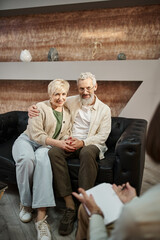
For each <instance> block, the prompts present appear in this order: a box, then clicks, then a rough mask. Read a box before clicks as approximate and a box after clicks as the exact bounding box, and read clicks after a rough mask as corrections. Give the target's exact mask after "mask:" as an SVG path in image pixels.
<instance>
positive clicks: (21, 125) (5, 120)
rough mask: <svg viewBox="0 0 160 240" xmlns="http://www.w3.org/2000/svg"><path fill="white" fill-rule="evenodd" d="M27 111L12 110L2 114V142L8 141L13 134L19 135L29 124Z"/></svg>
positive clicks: (0, 134)
mask: <svg viewBox="0 0 160 240" xmlns="http://www.w3.org/2000/svg"><path fill="white" fill-rule="evenodd" d="M27 122H28V116H27V112H26V111H12V112H7V113H4V114H0V143H4V142H6V141H8V139H10V138H12V137H13V136H14V137H15V138H16V137H18V136H19V135H20V134H21V133H22V132H23V131H24V130H25V129H26V126H27Z"/></svg>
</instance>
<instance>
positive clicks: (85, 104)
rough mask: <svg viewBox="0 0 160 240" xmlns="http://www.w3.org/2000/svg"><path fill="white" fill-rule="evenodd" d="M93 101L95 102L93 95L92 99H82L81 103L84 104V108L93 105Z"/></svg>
mask: <svg viewBox="0 0 160 240" xmlns="http://www.w3.org/2000/svg"><path fill="white" fill-rule="evenodd" d="M93 101H94V95H91V96H90V98H87V99H83V98H82V97H81V102H82V105H84V106H87V105H91V104H92V103H93Z"/></svg>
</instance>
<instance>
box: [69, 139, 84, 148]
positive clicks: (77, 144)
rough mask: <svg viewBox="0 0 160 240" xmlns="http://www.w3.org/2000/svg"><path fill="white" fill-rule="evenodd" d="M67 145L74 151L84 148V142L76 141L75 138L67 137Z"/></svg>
mask: <svg viewBox="0 0 160 240" xmlns="http://www.w3.org/2000/svg"><path fill="white" fill-rule="evenodd" d="M67 143H68V144H69V145H70V146H72V147H74V148H75V149H79V148H81V147H83V146H84V142H83V141H82V140H78V139H77V138H72V137H69V138H68V139H67Z"/></svg>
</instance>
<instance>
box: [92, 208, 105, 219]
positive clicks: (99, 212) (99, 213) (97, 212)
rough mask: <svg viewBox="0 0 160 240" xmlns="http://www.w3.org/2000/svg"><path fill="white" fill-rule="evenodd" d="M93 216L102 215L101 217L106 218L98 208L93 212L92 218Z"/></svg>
mask: <svg viewBox="0 0 160 240" xmlns="http://www.w3.org/2000/svg"><path fill="white" fill-rule="evenodd" d="M93 214H97V215H100V216H101V217H103V218H104V214H103V212H102V211H101V209H100V208H97V209H95V210H93V211H92V212H91V216H92V215H93Z"/></svg>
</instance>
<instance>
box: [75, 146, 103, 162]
mask: <svg viewBox="0 0 160 240" xmlns="http://www.w3.org/2000/svg"><path fill="white" fill-rule="evenodd" d="M98 155H99V149H98V148H97V147H96V146H94V145H89V146H85V147H83V148H82V150H81V152H80V154H79V158H80V161H86V160H87V161H86V162H90V161H95V160H96V159H97V158H98Z"/></svg>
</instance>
